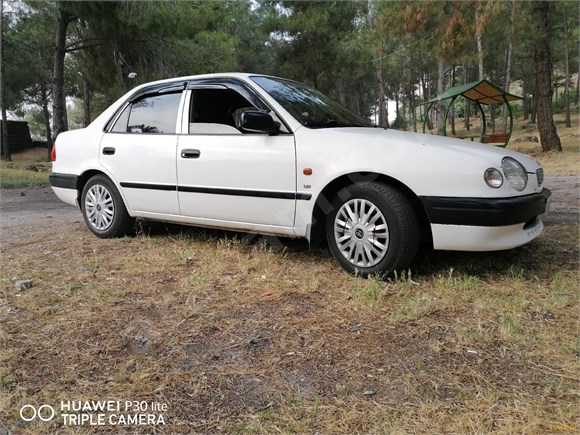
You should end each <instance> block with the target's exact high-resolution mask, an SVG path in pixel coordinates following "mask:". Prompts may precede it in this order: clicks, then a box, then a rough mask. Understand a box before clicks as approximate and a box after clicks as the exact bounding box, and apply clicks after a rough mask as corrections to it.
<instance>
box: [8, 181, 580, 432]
mask: <svg viewBox="0 0 580 435" xmlns="http://www.w3.org/2000/svg"><path fill="white" fill-rule="evenodd" d="M546 185H547V187H548V188H551V189H552V190H553V192H554V194H553V199H552V212H551V213H549V214H548V215H547V217H546V219H545V220H546V221H547V225H546V232H545V233H544V235H542V236H541V237H539V238H538V240H536V241H534V242H533V243H530V244H528V245H526V246H524V247H521V248H518V249H515V250H510V251H505V252H501V253H491V254H489V253H441V254H431V255H430V256H429V257H428V258H427V259H426V260H421V261H419V262H418V264H417V265H416V267H415V269H414V271H413V273H414V275H413V276H412V277H411V276H410V275H409V276H408V277H407V276H405V277H400V278H399V279H397V280H394V281H390V282H382V281H378V280H362V279H358V278H355V277H350V276H348V275H346V274H344V273H343V272H342V271H341V270H340V268H339V267H338V266H337V265H336V262H335V261H334V260H333V259H332V258H331V256H330V254H329V253H328V251H327V250H311V251H309V250H308V248H307V246H306V245H305V244H301V243H297V244H295V245H294V244H293V243H292V242H284V243H285V246H284V248H283V250H282V251H279V252H278V251H277V252H272V251H271V250H269V249H268V248H262V247H261V246H259V245H257V244H246V243H244V242H241V241H240V240H238V239H236V238H235V236H232V235H231V234H230V235H223V234H222V233H215V232H204V231H197V230H195V231H189V230H188V229H183V230H181V229H179V228H177V229H175V228H173V229H169V230H167V229H166V228H165V227H164V226H160V227H154V226H150V227H146V228H145V229H144V230H143V229H142V230H141V232H140V234H139V235H138V236H137V237H129V238H123V239H115V240H100V239H97V238H95V237H94V236H93V235H92V234H91V233H90V232H89V231H88V230H87V229H86V226H85V224H84V221H83V218H82V215H81V213H80V211H79V210H77V209H76V208H75V207H72V206H68V205H66V204H63V203H60V202H59V201H58V200H57V199H56V198H55V197H54V195H53V194H52V191H51V189H50V188H34V189H16V190H5V191H1V192H0V231H1V233H0V244H1V245H0V259H1V261H0V272H1V273H0V275H1V276H0V278H1V279H0V434H3V433H9V432H8V431H10V432H11V433H14V434H21V433H22V434H45V433H68V432H75V433H79V434H88V433H97V432H99V433H101V432H105V433H167V434H169V433H171V434H173V433H184V434H185V433H232V434H234V433H235V434H238V433H257V434H270V433H345V434H352V433H392V434H406V433H429V434H435V433H441V434H443V433H486V434H508V433H509V434H513V433H538V434H540V433H541V434H544V433H576V432H577V430H578V429H579V425H578V418H577V415H578V397H579V395H578V389H577V370H578V356H579V355H580V353H579V352H580V351H579V349H578V342H577V336H576V335H577V329H576V328H575V326H574V325H575V318H576V316H577V307H578V301H577V293H578V292H577V284H578V226H577V223H578V185H579V183H578V177H577V176H557V177H556V176H555V177H554V178H552V177H547V180H546ZM22 194H24V195H22ZM415 273H416V275H415ZM26 278H28V279H30V280H31V281H32V287H31V288H29V289H15V285H14V283H15V280H20V279H26ZM93 399H94V400H147V401H148V402H151V401H152V400H155V401H158V402H163V403H166V404H168V405H169V409H168V411H167V412H166V413H165V414H164V415H165V417H166V420H167V425H166V426H157V427H153V426H149V427H141V428H139V427H131V428H119V427H111V426H106V427H99V428H96V427H90V426H83V427H74V428H73V427H65V428H64V430H63V425H62V423H59V422H57V421H52V422H48V423H43V422H39V421H36V422H32V423H30V424H27V423H24V422H23V421H22V420H21V419H19V418H18V416H17V412H18V409H20V407H21V406H23V405H25V404H30V403H32V404H34V405H36V406H38V405H40V404H44V403H48V404H56V403H60V401H61V400H93ZM2 431H4V432H2Z"/></svg>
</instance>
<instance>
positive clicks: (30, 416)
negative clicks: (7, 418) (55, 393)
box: [20, 405, 54, 421]
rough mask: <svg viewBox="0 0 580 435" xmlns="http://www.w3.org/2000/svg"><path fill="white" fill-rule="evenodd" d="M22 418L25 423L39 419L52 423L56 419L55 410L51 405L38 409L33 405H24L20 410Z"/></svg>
mask: <svg viewBox="0 0 580 435" xmlns="http://www.w3.org/2000/svg"><path fill="white" fill-rule="evenodd" d="M20 418H21V419H22V420H24V421H33V420H35V419H37V418H38V419H39V420H41V421H50V420H52V419H53V418H54V408H53V407H52V406H50V405H41V406H39V407H38V409H37V408H35V407H34V406H32V405H24V406H23V407H22V408H20Z"/></svg>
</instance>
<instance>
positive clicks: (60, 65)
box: [52, 3, 71, 138]
mask: <svg viewBox="0 0 580 435" xmlns="http://www.w3.org/2000/svg"><path fill="white" fill-rule="evenodd" d="M70 20H71V17H70V16H69V15H68V14H67V13H66V11H64V9H63V6H62V3H58V12H57V26H56V35H55V44H54V64H53V77H52V132H53V134H54V137H55V138H56V137H57V136H58V135H59V133H61V132H63V131H66V130H68V123H67V117H66V98H65V94H64V57H65V55H66V29H67V27H68V24H69V22H70Z"/></svg>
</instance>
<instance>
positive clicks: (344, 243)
mask: <svg viewBox="0 0 580 435" xmlns="http://www.w3.org/2000/svg"><path fill="white" fill-rule="evenodd" d="M332 205H333V210H332V211H331V212H330V213H329V214H328V215H327V218H326V236H327V240H328V244H329V246H330V250H331V251H332V254H333V255H334V257H335V258H336V260H337V261H338V262H339V263H340V265H341V266H342V267H343V268H344V269H345V270H347V271H348V272H350V273H356V274H359V275H362V276H368V275H372V274H381V275H387V274H390V273H392V272H393V271H395V270H402V269H404V268H405V267H407V266H408V265H409V264H410V263H411V262H412V261H413V259H414V258H415V254H416V253H417V248H418V246H419V225H418V223H417V217H416V216H415V212H414V210H413V207H412V205H411V204H410V203H409V201H408V200H407V198H406V197H405V196H404V195H403V194H402V193H401V192H400V191H398V190H397V189H395V188H393V187H391V186H389V185H386V184H383V183H377V182H363V183H356V184H353V185H351V186H347V187H345V188H343V189H342V190H341V191H340V192H338V194H337V195H336V198H335V200H334V201H333V203H332Z"/></svg>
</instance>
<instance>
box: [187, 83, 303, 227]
mask: <svg viewBox="0 0 580 435" xmlns="http://www.w3.org/2000/svg"><path fill="white" fill-rule="evenodd" d="M189 92H190V94H189V95H188V98H189V99H190V100H191V101H190V102H189V103H188V107H189V117H188V121H189V126H188V128H187V131H184V134H182V135H180V136H179V138H178V143H177V181H178V196H179V205H180V209H181V214H182V215H184V216H189V217H195V218H203V219H206V220H208V222H207V223H208V224H209V225H212V224H213V225H218V226H219V225H220V222H236V223H239V224H250V225H257V226H274V227H285V228H292V227H293V226H294V213H295V208H296V153H295V146H294V136H293V135H292V134H291V133H281V134H279V135H274V136H270V135H267V134H252V133H243V131H242V130H241V129H240V128H237V127H236V123H235V121H234V118H233V116H234V113H235V112H236V111H239V110H244V109H250V108H255V107H256V106H255V105H254V104H252V103H250V101H249V100H248V99H247V98H246V97H244V96H242V95H241V94H240V93H239V92H238V91H236V90H235V89H231V88H228V89H198V90H192V91H189ZM186 101H188V100H186ZM186 104H187V103H186ZM260 109H261V110H263V108H261V107H260Z"/></svg>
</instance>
